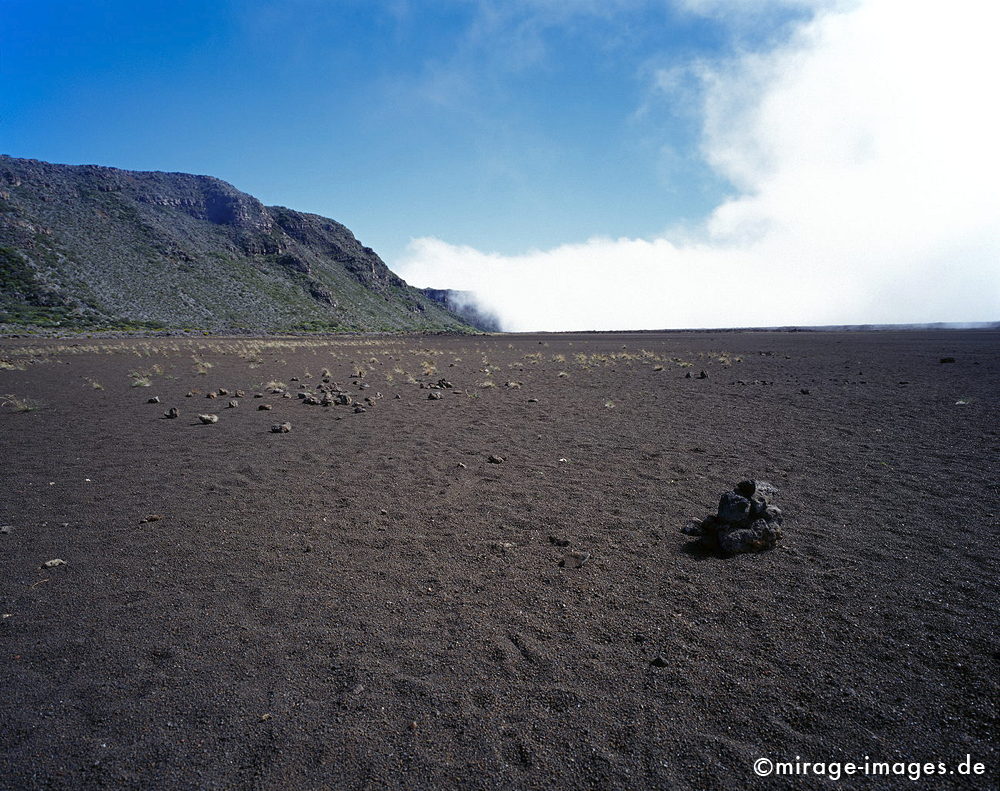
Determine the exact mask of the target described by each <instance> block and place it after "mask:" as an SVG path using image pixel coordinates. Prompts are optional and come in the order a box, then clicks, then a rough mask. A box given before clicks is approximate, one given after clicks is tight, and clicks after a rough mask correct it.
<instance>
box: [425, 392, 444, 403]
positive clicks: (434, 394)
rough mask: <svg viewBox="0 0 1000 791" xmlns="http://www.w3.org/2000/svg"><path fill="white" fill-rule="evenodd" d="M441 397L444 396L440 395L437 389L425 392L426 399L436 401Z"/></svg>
mask: <svg viewBox="0 0 1000 791" xmlns="http://www.w3.org/2000/svg"><path fill="white" fill-rule="evenodd" d="M441 398H444V396H442V395H441V393H439V392H438V391H437V390H432V391H431V392H430V393H428V394H427V400H428V401H438V400H440V399H441Z"/></svg>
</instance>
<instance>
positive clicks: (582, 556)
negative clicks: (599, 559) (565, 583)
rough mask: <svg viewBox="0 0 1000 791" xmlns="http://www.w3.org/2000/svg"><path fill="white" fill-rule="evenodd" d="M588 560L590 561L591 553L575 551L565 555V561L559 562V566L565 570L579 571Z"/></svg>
mask: <svg viewBox="0 0 1000 791" xmlns="http://www.w3.org/2000/svg"><path fill="white" fill-rule="evenodd" d="M588 560H590V553H589V552H581V551H579V550H574V551H573V552H567V553H566V554H565V555H563V559H562V560H560V561H559V565H560V566H562V567H563V568H564V569H578V568H580V566H582V565H583V564H584V563H586V562H587V561H588Z"/></svg>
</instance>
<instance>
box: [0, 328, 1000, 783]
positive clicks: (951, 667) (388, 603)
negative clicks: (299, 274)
mask: <svg viewBox="0 0 1000 791" xmlns="http://www.w3.org/2000/svg"><path fill="white" fill-rule="evenodd" d="M80 343H82V344H87V343H92V344H93V346H94V349H93V350H92V351H88V350H87V349H86V348H84V347H82V346H71V345H70V342H65V341H64V342H58V341H46V342H36V341H25V340H23V339H8V340H5V341H2V342H0V358H3V359H6V360H7V361H9V362H12V363H14V365H15V367H14V369H13V370H0V394H8V393H9V394H13V395H15V396H18V397H22V398H29V399H35V400H36V401H38V402H40V403H41V408H39V409H37V410H35V411H30V412H15V411H13V410H12V408H11V406H10V405H8V406H5V407H3V408H2V409H0V436H2V440H0V441H2V458H3V463H2V469H0V484H2V493H3V496H2V499H0V524H2V525H10V526H12V527H13V530H12V532H10V533H7V534H2V535H0V611H2V614H3V618H2V620H0V657H2V668H3V685H2V694H0V788H3V789H17V790H18V791H20V790H21V789H42V788H60V789H62V788H65V789H76V788H106V789H119V788H143V789H189V788H198V789H249V788H254V789H322V788H329V789H361V788H371V789H378V788H406V789H424V788H459V787H461V788H472V789H476V788H506V789H533V788H560V789H561V788H599V789H604V788H610V789H615V788H635V789H647V788H656V789H661V788H663V789H667V788H670V789H672V788H677V789H742V788H796V789H812V788H831V787H833V784H832V783H831V781H829V780H824V779H822V778H818V777H815V776H800V777H794V778H770V779H766V780H765V779H761V778H758V777H757V776H755V774H754V773H753V769H752V766H753V762H754V760H755V759H756V758H759V757H770V758H773V759H775V760H793V759H795V757H796V756H800V758H801V760H802V761H827V762H829V761H843V762H846V761H854V762H858V763H859V764H860V763H863V762H864V759H865V756H870V757H871V759H872V760H877V761H904V762H921V763H923V762H935V763H936V762H938V761H940V762H944V763H945V764H946V765H947V767H948V768H957V766H958V764H959V762H960V761H962V760H963V759H964V758H965V757H966V755H968V754H971V756H972V759H973V761H979V762H982V763H984V764H985V765H986V774H985V775H980V776H978V777H968V776H961V775H958V774H955V775H948V776H946V777H944V778H940V777H934V778H930V779H925V780H922V781H920V783H918V784H915V783H914V782H913V781H911V780H909V779H907V778H906V777H892V778H885V777H881V778H870V777H869V778H865V777H863V776H861V777H859V776H854V777H850V778H848V777H844V778H843V779H841V780H840V783H839V785H840V786H842V787H850V788H904V787H905V788H910V787H915V786H919V787H931V788H982V789H986V788H993V787H995V786H996V783H997V774H998V756H997V751H996V746H995V743H994V741H993V737H995V735H996V733H997V701H998V680H997V664H996V662H997V658H998V653H997V623H998V614H997V604H998V598H997V579H998V575H997V571H998V560H997V529H998V514H1000V497H998V488H997V472H998V465H997V460H998V451H1000V410H998V408H997V407H998V401H1000V334H998V333H995V332H973V331H969V332H926V333H920V332H905V333H904V332H900V333H890V332H876V333H856V334H850V333H676V334H620V335H560V336H512V337H506V336H497V337H479V338H468V337H466V338H462V337H458V338H447V337H442V338H424V337H410V338H388V339H386V338H375V339H365V338H344V339H334V340H329V341H324V340H306V341H304V343H305V345H302V346H297V347H296V346H289V344H290V343H294V342H290V341H287V340H283V341H278V342H276V343H277V345H275V343H274V342H264V343H263V344H260V343H257V342H254V341H249V340H246V339H233V340H215V339H208V338H205V339H199V340H196V341H192V340H175V339H170V338H167V339H151V340H135V339H128V340H122V341H115V340H106V339H102V340H95V341H86V340H82V341H80ZM255 344H256V345H255ZM717 353H723V354H724V355H728V356H729V357H730V359H731V362H730V364H729V365H725V364H724V363H723V362H722V361H720V359H719V358H718V356H710V355H712V354H717ZM578 354H579V355H586V356H587V359H586V363H585V364H584V363H582V362H580V361H579V360H578V359H577V358H576V355H578ZM146 355H148V356H146ZM193 355H196V356H197V357H198V358H199V359H201V360H203V361H206V362H209V363H211V364H212V367H211V368H210V369H207V373H205V374H203V375H199V374H197V373H196V372H195V371H194V362H193V360H192V356H193ZM535 355H537V357H536V356H535ZM557 355H565V358H566V359H565V361H561V360H560V359H558V358H557ZM592 355H604V358H603V359H602V358H599V357H593V356H592ZM612 355H616V356H612ZM737 356H739V357H741V358H742V359H741V361H736V359H735V358H736V357H737ZM942 357H954V358H955V362H954V363H946V364H942V363H940V362H939V360H940V358H942ZM373 358H374V359H375V360H376V362H375V363H374V364H373V363H371V362H370V360H372V359H373ZM554 358H555V359H554ZM673 358H677V360H681V361H684V362H689V363H692V366H691V367H682V366H681V365H680V364H679V363H678V362H677V360H675V359H673ZM425 362H428V363H431V364H433V365H435V366H436V367H437V373H435V374H432V375H428V376H424V375H422V373H421V367H422V365H423V363H425ZM154 365H159V366H160V367H161V369H162V373H156V372H155V371H154V372H153V373H152V374H151V378H152V386H150V387H134V388H133V387H130V380H129V371H131V370H138V369H150V368H151V367H152V366H154ZM357 365H360V366H361V367H363V368H365V369H367V370H368V373H367V374H366V376H365V380H366V381H369V382H371V387H370V388H369V389H368V390H365V391H360V390H359V389H358V388H356V387H352V386H351V381H352V378H351V373H352V371H353V370H355V369H354V366H357ZM657 365H662V366H663V370H659V371H657V370H655V369H654V366H657ZM5 367H6V368H9V366H5ZM323 367H329V368H330V369H331V372H332V374H333V378H334V380H335V381H337V382H339V383H340V384H342V385H345V386H347V387H348V388H349V389H351V390H352V391H353V392H355V393H356V394H357V395H359V396H364V395H369V394H372V393H374V392H375V391H380V392H381V393H382V394H383V395H384V396H385V397H384V398H383V399H381V400H379V401H378V402H377V404H376V405H375V407H374V408H373V409H370V410H369V411H367V412H366V413H364V414H354V413H353V411H352V410H351V408H350V407H345V406H331V407H322V406H307V405H305V404H303V403H301V402H300V401H299V400H298V399H297V398H293V399H282V398H281V397H280V396H276V395H268V396H267V397H266V398H265V399H263V401H266V402H268V403H271V404H273V405H274V409H273V410H272V411H270V412H263V411H258V410H257V406H258V404H260V403H261V401H262V400H261V399H253V398H251V397H249V396H250V393H248V397H246V398H244V399H242V400H241V403H240V406H239V407H238V408H237V409H225V405H226V402H227V401H228V399H229V398H231V397H232V396H223V397H221V398H219V399H218V400H209V399H207V398H205V397H204V395H198V396H196V397H193V398H186V397H185V393H186V392H187V391H188V390H190V389H192V388H197V389H199V390H201V391H203V392H207V391H209V390H212V389H215V388H218V387H226V388H229V389H230V390H233V389H236V388H244V389H247V390H248V391H250V392H251V393H252V392H253V391H254V390H259V389H260V385H261V383H264V382H267V381H268V380H280V381H282V382H285V383H287V384H288V385H289V386H290V389H291V392H292V393H293V394H294V393H295V392H296V385H297V384H302V385H306V386H315V385H316V384H318V383H319V381H320V371H321V369H322V368H323ZM486 367H490V368H493V369H495V370H494V371H493V372H492V373H490V374H487V373H484V372H483V370H482V369H484V368H486ZM18 368H24V370H18ZM394 368H399V369H401V370H402V371H403V372H404V373H398V372H393V369H394ZM702 369H704V370H705V371H707V372H708V374H709V378H708V379H705V380H699V379H697V378H692V379H686V378H684V374H685V373H687V372H692V374H693V375H695V376H696V375H697V373H698V372H699V371H700V370H702ZM307 371H308V372H310V373H311V374H312V375H313V376H312V378H305V375H306V372H307ZM560 372H566V373H568V374H569V376H562V377H561V376H559V373H560ZM387 375H389V376H391V377H392V379H393V380H394V381H392V382H389V381H387ZM407 375H413V376H415V377H416V378H417V379H418V380H420V381H425V382H434V381H436V380H437V379H438V378H440V377H442V376H444V377H447V378H448V379H450V380H451V381H452V382H453V383H454V385H455V388H456V389H459V390H463V391H464V392H462V393H456V392H455V391H454V390H446V391H443V398H442V399H440V400H428V398H427V396H428V393H429V392H430V391H428V390H426V389H420V387H419V386H418V385H416V384H413V383H407V381H406V376H407ZM294 376H298V377H300V378H302V381H301V382H300V383H296V382H292V381H291V377H294ZM85 377H90V378H91V379H92V380H94V381H96V382H98V383H100V384H102V385H103V389H95V388H94V387H92V386H91V385H90V384H89V383H88V382H87V381H86V380H85ZM487 378H489V379H491V380H492V381H493V382H494V383H495V384H496V386H495V387H492V388H483V387H481V386H480V383H482V382H483V381H484V380H486V379H487ZM512 380H513V381H519V382H523V386H521V387H519V388H508V387H505V386H504V383H505V382H507V381H512ZM740 381H742V382H744V383H745V384H740V383H739V382H740ZM803 388H806V389H808V390H809V391H810V393H809V394H808V395H804V394H802V393H801V392H800V390H801V389H803ZM397 393H398V394H400V395H401V399H399V400H396V399H394V398H393V396H394V395H395V394H397ZM470 394H475V395H476V396H478V397H475V398H474V397H471V396H470ZM153 395H158V396H160V398H161V400H162V403H161V404H159V405H156V404H147V403H146V400H147V398H149V397H150V396H153ZM531 398H537V399H538V401H537V402H536V403H532V402H529V399H531ZM959 400H964V401H967V402H968V403H965V404H956V401H959ZM606 403H610V404H612V406H607V405H606ZM170 406H177V407H179V408H180V410H181V417H180V419H177V420H165V419H162V418H161V416H162V414H163V412H164V410H165V409H167V408H168V407H170ZM202 412H212V413H216V414H218V415H219V422H218V423H217V424H215V425H200V424H197V421H196V417H195V416H196V415H197V414H198V413H202ZM285 420H287V421H290V422H291V423H292V426H293V428H292V431H291V433H287V434H272V433H270V427H271V425H272V424H274V423H280V422H283V421H285ZM491 454H497V455H499V456H502V457H503V458H504V459H505V461H504V462H503V463H502V464H492V463H489V462H488V461H487V459H488V457H489V456H490V455H491ZM561 459H565V460H566V461H564V462H562V461H560V460H561ZM462 465H464V466H462ZM747 476H752V477H756V478H763V479H767V480H770V481H771V482H773V483H774V484H776V485H777V486H778V487H779V489H780V495H779V496H778V497H777V498H776V503H777V504H778V505H779V506H780V507H781V508H782V509H783V510H784V512H785V516H786V521H785V539H784V541H783V542H782V543H781V545H779V547H778V548H777V549H776V550H774V551H771V552H767V553H763V554H759V555H744V556H740V557H736V558H733V559H727V560H723V559H719V558H716V557H706V556H704V555H703V554H701V553H698V552H695V551H692V550H691V549H690V548H689V547H688V541H689V539H688V538H687V537H686V536H683V535H681V534H680V533H679V532H678V530H679V528H680V527H681V526H683V524H684V523H685V521H686V520H687V519H688V518H689V517H700V516H704V515H705V514H707V513H708V512H709V511H711V510H713V509H714V507H715V505H716V503H717V502H718V497H719V495H720V494H721V493H722V492H723V491H724V490H725V489H727V488H729V487H731V486H732V485H733V484H734V483H735V482H736V481H738V480H739V479H740V478H743V477H747ZM153 514H159V515H162V517H163V518H162V519H160V520H157V521H151V522H146V523H141V520H142V519H143V518H144V517H146V516H149V515H153ZM63 523H68V524H63ZM550 537H551V538H554V539H558V540H560V541H562V540H565V541H568V542H569V546H568V548H566V549H563V548H560V547H559V546H556V545H555V544H554V543H553V542H552V540H551V539H550ZM574 549H579V550H586V551H589V552H591V553H592V557H591V560H590V561H589V562H588V563H587V564H586V565H584V566H583V567H582V568H577V569H570V568H561V567H560V566H559V561H560V559H561V558H562V557H563V555H564V553H565V552H567V551H569V550H574ZM55 558H60V559H63V560H65V561H66V563H67V565H65V566H61V567H58V568H51V569H44V568H41V565H42V564H43V563H44V562H45V561H48V560H51V559H55ZM657 659H659V661H657V662H656V663H655V664H654V663H653V660H657Z"/></svg>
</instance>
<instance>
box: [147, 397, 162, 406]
mask: <svg viewBox="0 0 1000 791" xmlns="http://www.w3.org/2000/svg"><path fill="white" fill-rule="evenodd" d="M146 403H147V404H159V403H160V397H159V396H153V397H152V398H150V399H148V400H147V401H146Z"/></svg>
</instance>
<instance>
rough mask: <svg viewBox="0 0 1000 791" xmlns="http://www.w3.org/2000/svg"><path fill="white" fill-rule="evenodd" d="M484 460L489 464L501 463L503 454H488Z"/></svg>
mask: <svg viewBox="0 0 1000 791" xmlns="http://www.w3.org/2000/svg"><path fill="white" fill-rule="evenodd" d="M486 461H488V462H489V463H490V464H503V456H496V455H493V456H490V457H489V458H488V459H487V460H486Z"/></svg>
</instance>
